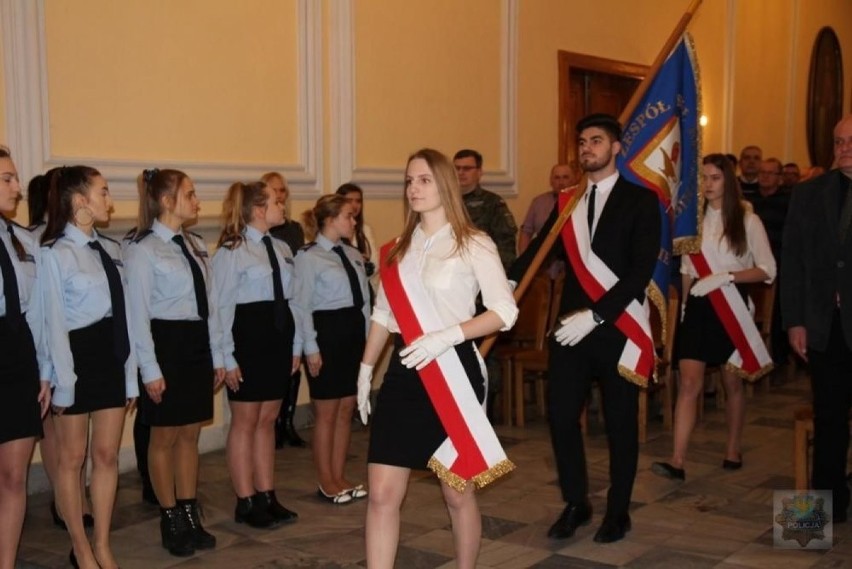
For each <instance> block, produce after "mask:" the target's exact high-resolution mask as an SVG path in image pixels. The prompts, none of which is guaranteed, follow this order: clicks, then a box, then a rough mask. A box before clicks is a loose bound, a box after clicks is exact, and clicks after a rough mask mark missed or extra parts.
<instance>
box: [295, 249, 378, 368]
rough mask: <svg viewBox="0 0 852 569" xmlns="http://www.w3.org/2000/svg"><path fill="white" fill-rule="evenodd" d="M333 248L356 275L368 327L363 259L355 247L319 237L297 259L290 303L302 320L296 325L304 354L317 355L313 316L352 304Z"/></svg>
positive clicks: (300, 252)
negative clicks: (345, 258) (340, 253)
mask: <svg viewBox="0 0 852 569" xmlns="http://www.w3.org/2000/svg"><path fill="white" fill-rule="evenodd" d="M336 245H342V246H343V251H344V252H345V253H346V257H347V258H348V259H349V261H350V262H351V263H352V266H353V267H355V272H356V273H357V274H358V283H359V284H360V285H361V294H362V295H363V297H364V306H363V308H362V312H363V313H364V326H365V327H366V328H369V326H370V290H369V288H368V286H367V274H366V273H365V272H364V258H363V257H362V256H361V253H359V252H358V249H356V248H355V247H352V246H350V245H345V244H343V243H342V242H340V241H338V242H337V243H333V242H332V241H330V240H329V239H328V238H326V237H325V236H324V235H322V234H321V233H320V234H318V235H317V238H316V242H315V243H313V244H309V245H305V247H303V248H302V249H301V250H300V251H299V253H298V254H297V255H296V290H295V294H294V297H293V299H294V303H295V304H296V306H297V313H298V314H299V316H300V317H301V322H297V325H299V326H301V328H302V339H303V341H304V352H305V354H315V353H317V352H319V346H318V345H317V331H316V329H315V328H314V319H313V312H314V311H315V310H336V309H338V308H346V307H348V306H353V305H354V304H355V303H354V300H353V299H352V289H351V288H350V287H349V277H348V276H347V275H346V269H344V268H343V262H342V261H341V260H340V257H338V256H337V253H335V252H334V251H332V250H331V248H332V247H334V246H336Z"/></svg>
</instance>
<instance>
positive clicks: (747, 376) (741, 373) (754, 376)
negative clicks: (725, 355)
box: [725, 362, 775, 383]
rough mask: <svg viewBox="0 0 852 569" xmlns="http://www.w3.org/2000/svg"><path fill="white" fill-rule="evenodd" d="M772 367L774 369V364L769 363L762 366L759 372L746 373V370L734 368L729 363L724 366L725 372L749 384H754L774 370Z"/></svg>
mask: <svg viewBox="0 0 852 569" xmlns="http://www.w3.org/2000/svg"><path fill="white" fill-rule="evenodd" d="M774 367H775V364H773V363H772V362H770V363H768V364H766V365H765V366H763V367H762V368H760V369H759V370H757V371H756V372H754V373H748V372H747V371H746V370H744V369H742V368H739V367H737V366H735V365H734V364H731V363H726V364H725V369H726V370H728V371H729V372H731V373H733V374H734V375H736V376H737V377H741V378H742V379H744V380H746V381H748V382H750V383H754V382H756V381H757V380H759V379H760V378H761V377H763V376H764V375H766V374H767V373H769V372H770V371H772V368H774Z"/></svg>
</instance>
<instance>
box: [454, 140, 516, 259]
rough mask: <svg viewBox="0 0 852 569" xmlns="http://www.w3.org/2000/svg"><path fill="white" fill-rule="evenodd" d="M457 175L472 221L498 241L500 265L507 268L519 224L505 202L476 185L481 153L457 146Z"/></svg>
mask: <svg viewBox="0 0 852 569" xmlns="http://www.w3.org/2000/svg"><path fill="white" fill-rule="evenodd" d="M453 164H454V165H455V167H456V173H457V174H458V177H459V185H460V186H461V189H462V199H463V200H464V205H465V208H467V213H468V215H469V216H470V220H471V221H472V222H473V224H474V225H475V226H476V227H478V228H479V229H481V230H482V231H484V232H486V233H487V234H488V236H489V237H491V239H492V240H493V241H494V243H495V244H496V245H497V252H498V253H500V260H501V261H502V262H503V268H504V269H508V268H509V265H511V264H512V262H513V261H514V260H515V256H516V251H517V250H516V247H515V239H516V238H517V235H518V226H517V225H516V224H515V218H514V217H512V212H510V211H509V207H508V206H507V205H506V202H505V201H504V200H503V198H501V197H500V196H498V195H497V194H495V193H494V192H489V191H488V190H486V189H484V188H483V187H482V186H480V185H479V180H480V178H482V155H481V154H480V153H479V152H477V151H476V150H469V149H465V150H459V151H458V152H456V155H455V156H454V157H453Z"/></svg>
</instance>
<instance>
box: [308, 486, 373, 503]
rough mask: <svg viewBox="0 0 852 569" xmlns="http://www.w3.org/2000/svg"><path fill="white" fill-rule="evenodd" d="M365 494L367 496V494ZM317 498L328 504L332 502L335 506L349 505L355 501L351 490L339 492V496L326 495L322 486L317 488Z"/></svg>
mask: <svg viewBox="0 0 852 569" xmlns="http://www.w3.org/2000/svg"><path fill="white" fill-rule="evenodd" d="M364 494H365V495H366V492H365V493H364ZM317 496H319V497H320V498H322V499H323V500H325V501H326V502H331V503H332V504H335V505H337V506H342V505H343V504H348V503H349V502H351V501H352V500H353V498H352V494H350V490H343V491H342V492H338V493H337V494H326V493H325V490H323V489H322V486H317Z"/></svg>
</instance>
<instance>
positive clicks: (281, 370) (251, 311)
mask: <svg viewBox="0 0 852 569" xmlns="http://www.w3.org/2000/svg"><path fill="white" fill-rule="evenodd" d="M272 304H273V303H272V301H271V300H270V301H267V302H252V303H249V304H238V305H237V308H236V312H235V314H234V325H233V326H232V327H231V331H232V332H233V334H234V358H235V359H236V360H237V365H239V366H240V373H241V374H242V377H243V382H242V383H241V384H240V389H239V391H231V390H230V389H228V399H230V400H231V401H274V400H276V399H283V398H284V394H285V393H286V391H287V386H288V382H289V378H290V368H291V367H292V363H293V336H294V335H295V332H296V327H295V324H294V322H293V315H292V314H291V313H290V308H289V307H287V310H286V311H285V313H286V315H287V319H286V322H285V323H284V330H278V329H277V328H276V327H275V315H274V312H273V308H272Z"/></svg>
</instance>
